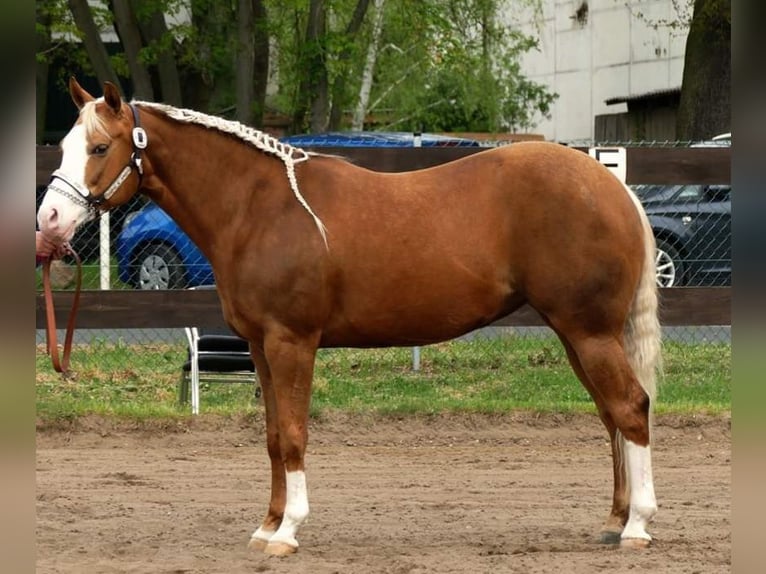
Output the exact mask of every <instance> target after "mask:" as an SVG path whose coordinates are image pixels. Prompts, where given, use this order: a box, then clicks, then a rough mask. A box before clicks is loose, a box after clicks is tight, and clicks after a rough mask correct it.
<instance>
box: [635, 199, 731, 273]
mask: <svg viewBox="0 0 766 574" xmlns="http://www.w3.org/2000/svg"><path fill="white" fill-rule="evenodd" d="M633 189H634V191H635V192H636V194H637V195H638V197H639V199H640V200H641V203H642V204H643V205H644V208H645V209H646V213H647V215H648V216H649V221H650V222H651V224H652V229H653V230H654V235H655V237H656V239H657V282H658V284H659V285H660V286H661V287H674V286H721V285H730V284H731V186H730V185H637V186H634V187H633Z"/></svg>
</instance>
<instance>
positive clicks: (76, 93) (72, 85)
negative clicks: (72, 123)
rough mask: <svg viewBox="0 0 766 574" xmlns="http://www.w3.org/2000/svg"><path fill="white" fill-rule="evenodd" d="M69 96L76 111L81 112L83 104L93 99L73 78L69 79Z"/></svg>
mask: <svg viewBox="0 0 766 574" xmlns="http://www.w3.org/2000/svg"><path fill="white" fill-rule="evenodd" d="M69 95H70V96H72V101H73V102H74V105H75V106H77V109H78V110H81V109H82V107H83V106H84V105H85V104H87V103H88V102H90V101H92V100H94V99H95V98H94V97H93V96H91V95H90V94H89V93H88V92H86V91H85V90H84V89H83V87H82V86H81V85H80V84H78V83H77V80H75V79H74V76H72V77H71V78H69Z"/></svg>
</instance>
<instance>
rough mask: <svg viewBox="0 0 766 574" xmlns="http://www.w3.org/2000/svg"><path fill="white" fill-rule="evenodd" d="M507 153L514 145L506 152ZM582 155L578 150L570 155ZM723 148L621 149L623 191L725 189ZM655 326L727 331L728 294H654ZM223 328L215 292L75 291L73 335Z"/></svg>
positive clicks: (384, 157)
mask: <svg viewBox="0 0 766 574" xmlns="http://www.w3.org/2000/svg"><path fill="white" fill-rule="evenodd" d="M511 145H514V144H511ZM483 149H484V148H345V147H344V148H320V149H317V151H321V152H322V153H330V154H336V155H342V156H345V157H347V158H349V159H350V160H351V161H353V162H354V163H356V164H358V165H361V166H364V167H367V168H369V169H374V170H377V171H389V172H396V171H406V170H412V169H420V168H425V167H430V166H433V165H437V164H440V163H445V162H447V161H451V160H454V159H457V158H460V157H464V156H467V155H470V154H473V153H477V152H479V151H482V150H483ZM577 149H580V150H581V151H587V149H586V148H577ZM60 160H61V156H60V152H59V150H58V148H55V147H52V146H38V148H37V185H38V186H42V185H45V184H46V183H47V181H48V179H49V178H50V174H51V172H52V171H53V170H54V169H56V168H58V166H59V163H60ZM730 162H731V151H730V149H729V148H649V147H634V148H628V149H627V176H626V180H627V182H628V183H630V184H636V183H661V184H684V183H698V184H725V183H729V182H730V179H731V172H730ZM660 299H661V312H660V320H661V322H662V324H663V325H666V326H683V325H686V326H696V325H730V324H731V288H729V287H704V288H701V287H690V288H684V287H680V288H679V287H673V288H669V289H661V290H660ZM54 301H55V304H56V309H57V321H58V323H59V324H63V322H64V320H65V318H64V317H65V315H66V313H68V309H69V308H70V306H71V301H72V293H71V291H57V292H55V293H54ZM36 324H37V328H43V327H44V326H45V303H44V300H43V298H42V295H41V294H38V296H37V309H36ZM189 325H196V326H199V327H218V326H222V325H223V317H222V314H221V308H220V303H219V301H218V296H217V295H216V293H215V291H189V290H172V291H116V290H115V291H83V293H82V296H81V302H80V312H79V315H78V321H77V326H78V328H81V329H112V328H114V329H117V328H175V327H185V326H189ZM495 325H503V326H540V325H544V323H543V321H542V319H541V318H540V316H539V315H538V314H537V313H536V312H535V311H534V310H533V309H531V308H529V307H528V306H525V307H523V308H522V309H519V310H518V311H516V312H515V313H513V314H511V315H508V316H507V317H504V318H503V319H500V320H499V321H497V322H496V323H495Z"/></svg>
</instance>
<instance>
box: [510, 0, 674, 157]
mask: <svg viewBox="0 0 766 574" xmlns="http://www.w3.org/2000/svg"><path fill="white" fill-rule="evenodd" d="M518 4H519V2H514V1H511V2H509V7H512V8H513V9H514V10H518ZM583 5H587V17H585V18H583V17H580V18H579V19H578V18H577V17H576V14H577V13H578V9H579V13H580V14H581V15H582V13H583V11H584V8H583ZM505 17H506V20H507V25H508V26H513V27H516V28H520V29H521V30H522V31H524V32H525V33H527V34H529V35H532V36H535V37H537V38H539V47H540V49H539V51H532V52H528V53H527V54H526V55H525V56H524V58H523V60H522V69H523V70H524V72H525V73H526V74H527V76H528V77H529V78H531V79H533V80H535V81H537V82H540V83H543V84H545V85H547V86H548V88H549V89H550V90H552V91H554V92H556V93H558V94H559V98H558V99H557V100H556V102H555V103H554V105H553V108H552V114H551V119H549V120H547V119H543V120H542V121H541V122H540V123H539V124H538V126H537V127H536V128H535V129H534V131H535V132H537V133H541V134H543V135H544V137H545V138H546V139H550V140H556V141H562V142H572V141H579V140H592V139H593V138H594V118H595V116H596V115H600V114H613V113H619V112H624V111H626V110H627V107H626V105H625V104H624V103H623V104H615V105H612V106H607V105H606V104H605V100H607V99H609V98H615V97H623V96H635V95H640V94H644V93H647V92H652V91H655V90H665V89H670V88H678V87H680V85H681V79H682V74H683V65H684V50H685V46H686V35H687V33H688V29H683V30H673V29H671V28H670V27H668V26H662V25H657V26H654V25H653V23H657V24H661V23H662V22H663V21H665V22H668V21H677V20H678V18H679V17H678V15H677V14H676V11H675V9H674V7H673V2H672V1H671V0H542V10H541V11H537V12H536V11H534V10H532V9H530V8H527V9H525V10H520V11H515V12H514V13H513V14H510V13H509V14H507V15H506V16H505Z"/></svg>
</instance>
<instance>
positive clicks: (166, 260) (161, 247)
mask: <svg viewBox="0 0 766 574" xmlns="http://www.w3.org/2000/svg"><path fill="white" fill-rule="evenodd" d="M139 252H140V255H139V256H138V257H137V258H136V266H137V267H138V270H137V271H136V287H138V288H139V289H142V290H145V291H148V290H153V289H180V288H183V287H184V286H185V285H184V274H183V267H182V263H181V258H180V257H179V256H178V253H176V251H175V249H173V248H172V247H170V246H169V245H167V244H165V243H151V244H149V245H146V246H144V247H143V248H139Z"/></svg>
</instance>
